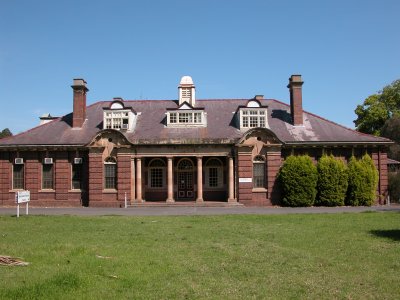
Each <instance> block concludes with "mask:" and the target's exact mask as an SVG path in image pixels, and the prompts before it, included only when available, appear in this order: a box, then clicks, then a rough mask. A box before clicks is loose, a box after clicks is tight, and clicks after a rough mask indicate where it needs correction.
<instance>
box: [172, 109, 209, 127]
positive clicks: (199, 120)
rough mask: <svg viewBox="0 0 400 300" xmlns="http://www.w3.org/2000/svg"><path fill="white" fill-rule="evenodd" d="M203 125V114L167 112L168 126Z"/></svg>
mask: <svg viewBox="0 0 400 300" xmlns="http://www.w3.org/2000/svg"><path fill="white" fill-rule="evenodd" d="M173 124H175V125H179V124H180V125H190V124H191V125H204V124H203V112H169V113H168V125H173Z"/></svg>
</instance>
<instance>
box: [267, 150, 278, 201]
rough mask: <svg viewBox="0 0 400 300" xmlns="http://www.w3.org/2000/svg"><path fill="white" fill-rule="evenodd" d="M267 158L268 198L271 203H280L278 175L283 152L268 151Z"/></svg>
mask: <svg viewBox="0 0 400 300" xmlns="http://www.w3.org/2000/svg"><path fill="white" fill-rule="evenodd" d="M266 158H267V159H266V162H267V189H268V199H269V200H270V203H271V204H273V205H279V203H280V200H281V190H280V188H279V183H278V179H277V177H278V173H279V169H280V167H281V165H282V157H281V152H267V155H266Z"/></svg>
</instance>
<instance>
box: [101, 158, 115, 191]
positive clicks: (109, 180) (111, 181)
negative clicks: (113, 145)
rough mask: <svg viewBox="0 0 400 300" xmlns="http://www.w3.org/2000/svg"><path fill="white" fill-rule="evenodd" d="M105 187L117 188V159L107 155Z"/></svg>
mask: <svg viewBox="0 0 400 300" xmlns="http://www.w3.org/2000/svg"><path fill="white" fill-rule="evenodd" d="M104 188H105V189H116V188H117V160H116V159H115V158H114V157H107V158H106V159H105V161H104Z"/></svg>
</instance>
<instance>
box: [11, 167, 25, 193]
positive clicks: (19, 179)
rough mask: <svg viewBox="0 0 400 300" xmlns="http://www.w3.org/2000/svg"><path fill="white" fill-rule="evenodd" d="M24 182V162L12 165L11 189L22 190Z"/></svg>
mask: <svg viewBox="0 0 400 300" xmlns="http://www.w3.org/2000/svg"><path fill="white" fill-rule="evenodd" d="M24 187H25V184H24V164H14V165H13V189H14V190H23V189H24Z"/></svg>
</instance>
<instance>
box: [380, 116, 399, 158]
mask: <svg viewBox="0 0 400 300" xmlns="http://www.w3.org/2000/svg"><path fill="white" fill-rule="evenodd" d="M381 136H383V137H386V138H388V139H391V140H392V141H395V142H396V143H395V144H394V145H391V146H390V147H389V152H388V155H389V157H390V158H392V159H395V160H399V161H400V116H394V117H392V118H390V119H389V120H387V121H386V122H385V124H384V125H383V127H382V130H381Z"/></svg>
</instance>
